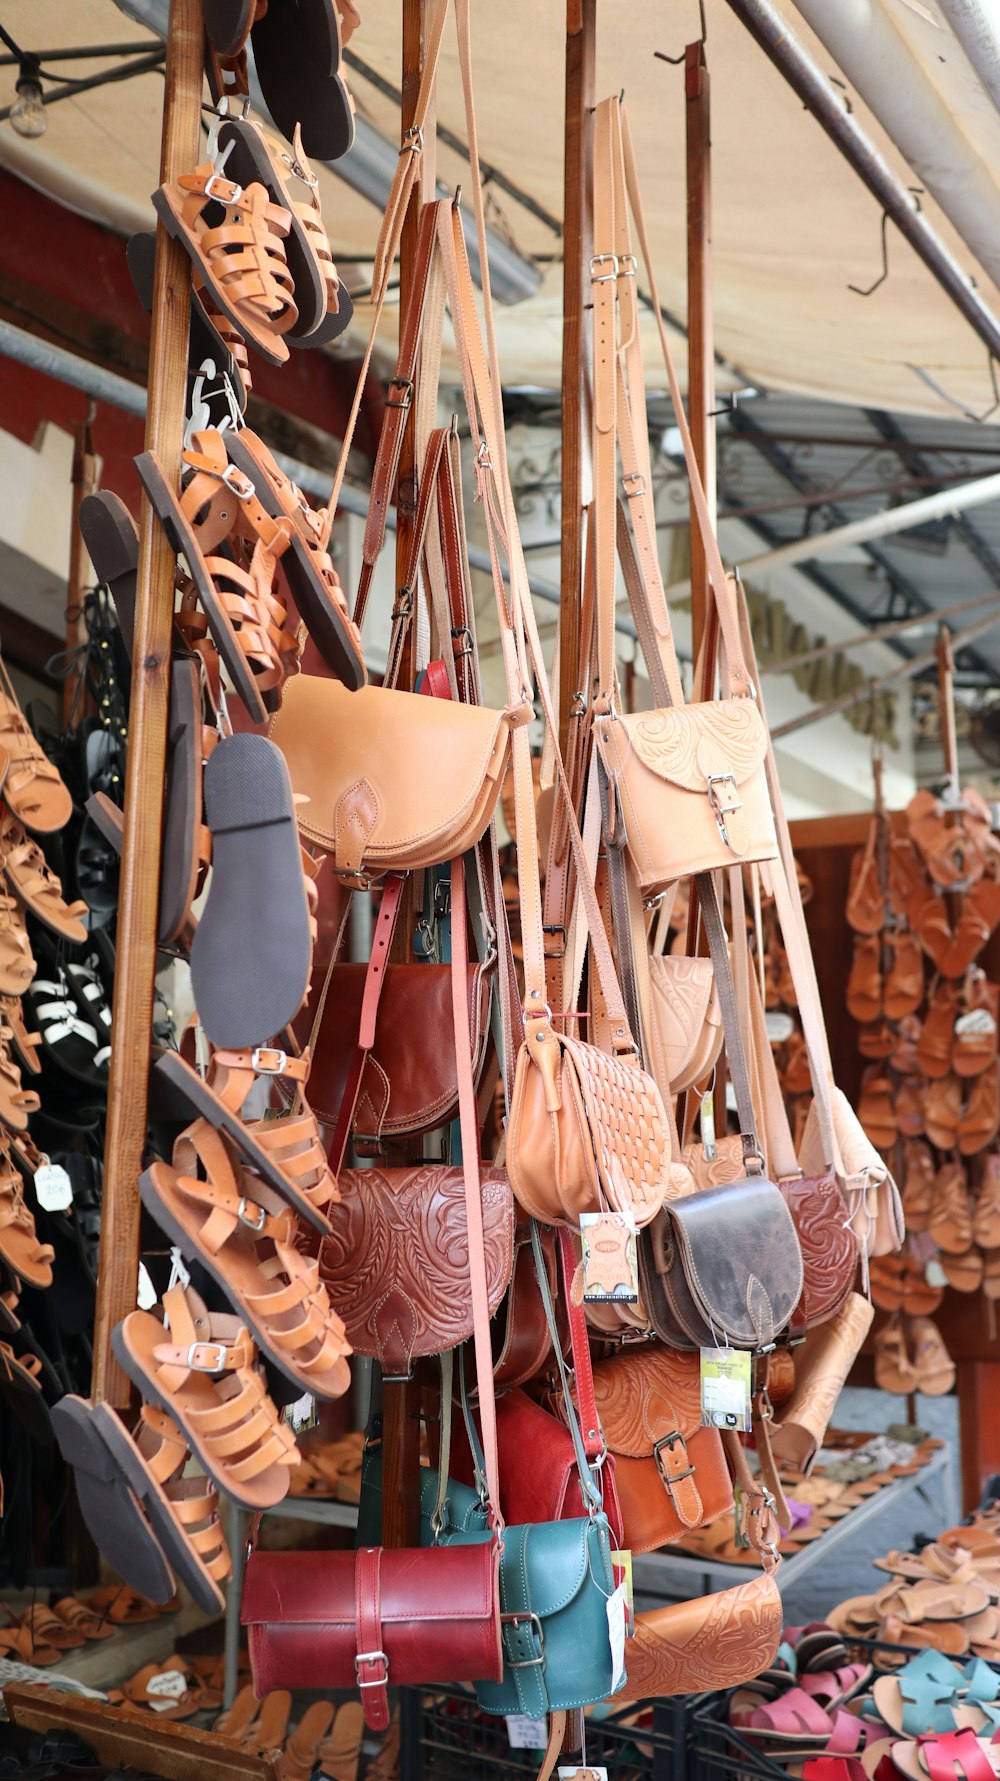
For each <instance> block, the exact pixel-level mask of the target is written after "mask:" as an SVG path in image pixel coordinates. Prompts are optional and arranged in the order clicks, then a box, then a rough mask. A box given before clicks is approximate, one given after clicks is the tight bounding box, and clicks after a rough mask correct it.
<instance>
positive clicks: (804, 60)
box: [728, 0, 1000, 359]
mask: <svg viewBox="0 0 1000 1781" xmlns="http://www.w3.org/2000/svg"><path fill="white" fill-rule="evenodd" d="M728 4H729V6H730V7H731V8H732V10H733V12H735V14H736V16H737V18H739V19H741V20H742V21H743V23H744V25H746V27H747V30H748V31H749V32H750V35H751V36H752V37H753V38H754V40H755V41H756V42H757V43H758V44H759V45H760V47H761V49H762V50H763V51H764V53H765V55H766V56H768V57H769V58H770V60H771V61H772V62H773V63H774V65H775V67H776V68H778V69H779V70H780V71H781V73H782V74H783V75H784V77H785V79H786V80H787V81H788V83H789V85H790V86H791V87H792V88H793V90H794V91H795V92H796V93H797V94H798V96H799V98H800V99H801V100H802V103H803V105H805V107H806V109H807V111H811V112H812V114H813V116H814V117H815V118H816V120H817V122H818V123H820V124H822V126H823V129H824V130H825V131H826V133H827V135H828V136H829V137H831V139H832V140H833V141H834V142H835V143H836V145H837V147H838V148H839V149H840V152H841V154H842V155H844V157H845V158H846V159H847V160H848V161H849V162H850V164H851V166H852V167H853V168H854V171H855V173H857V175H858V177H859V178H860V179H862V180H863V181H864V183H865V185H866V186H867V187H868V190H869V191H870V192H871V193H872V194H873V196H874V197H875V198H876V199H877V200H878V202H879V204H880V205H881V207H882V209H883V210H884V211H885V213H886V215H887V216H889V217H891V219H892V221H893V222H894V223H895V224H896V226H897V228H898V229H899V231H900V233H901V234H902V235H905V237H906V239H907V241H909V243H910V246H911V247H912V248H913V249H914V251H915V252H916V253H918V254H919V255H920V258H921V259H922V260H923V262H924V265H925V266H926V267H927V269H928V271H929V272H930V273H932V275H933V276H934V278H936V280H937V282H938V284H939V285H940V286H941V288H942V290H943V291H945V292H946V294H947V295H948V296H949V297H950V298H951V300H952V302H953V303H954V304H955V306H956V308H957V309H958V310H960V312H961V313H962V315H963V316H964V317H965V319H966V321H967V322H968V323H969V325H970V327H972V328H973V329H974V330H975V332H976V333H977V334H978V336H979V338H980V340H982V341H983V343H984V345H985V346H986V348H987V351H988V352H989V353H990V355H991V356H992V357H993V358H997V359H1000V321H998V320H997V318H996V316H995V315H994V314H993V312H992V310H991V309H989V308H988V307H987V305H986V304H985V303H984V302H983V299H982V297H981V296H980V295H979V293H978V291H976V290H975V289H974V287H973V284H972V280H971V279H970V278H969V276H968V275H967V273H965V272H963V271H962V268H961V267H960V266H959V264H958V262H957V260H955V259H954V258H953V257H952V255H951V254H950V253H949V252H948V249H947V248H946V247H945V245H944V243H943V241H942V240H941V238H940V236H939V235H938V234H937V233H936V232H935V230H934V229H932V228H931V225H930V223H929V222H928V221H927V218H926V217H925V216H924V215H923V213H922V212H921V211H920V210H919V209H918V208H917V200H916V199H915V197H914V196H913V194H912V193H911V192H908V191H907V190H906V187H905V186H903V185H901V184H900V182H899V180H898V179H897V178H896V175H895V174H894V173H893V171H892V169H891V168H890V166H889V165H888V162H887V161H885V160H884V159H883V157H882V156H881V155H880V154H879V152H878V150H877V148H876V147H875V145H874V143H873V142H872V141H871V140H870V138H869V137H868V136H866V135H865V132H864V131H863V130H862V128H861V126H860V124H859V123H858V121H857V119H856V118H855V117H854V116H853V115H851V114H850V113H849V112H847V111H846V110H845V109H844V101H843V99H842V98H841V97H839V96H838V94H837V92H836V89H835V88H833V87H831V85H830V83H829V81H828V80H827V79H826V77H825V75H823V74H822V73H821V71H820V69H819V68H817V66H816V64H815V62H814V61H813V59H812V57H811V56H809V55H808V54H807V53H806V51H805V50H804V49H803V48H802V45H801V44H800V43H799V41H798V39H797V38H796V37H794V36H793V35H792V33H791V31H790V30H789V29H788V26H787V25H786V23H785V21H784V19H783V18H781V16H780V15H779V14H778V13H777V12H776V11H775V9H774V7H773V6H771V5H770V4H769V0H728Z"/></svg>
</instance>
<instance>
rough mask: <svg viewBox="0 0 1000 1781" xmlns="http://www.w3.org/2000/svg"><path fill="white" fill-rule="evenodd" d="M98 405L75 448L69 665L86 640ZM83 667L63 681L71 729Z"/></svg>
mask: <svg viewBox="0 0 1000 1781" xmlns="http://www.w3.org/2000/svg"><path fill="white" fill-rule="evenodd" d="M94 413H95V407H94V404H93V402H88V404H87V418H86V420H83V421H81V422H80V424H79V426H78V427H77V428H76V444H75V448H74V451H73V477H72V481H73V504H72V510H71V514H70V532H69V574H68V575H67V577H66V663H67V667H69V665H70V663H72V662H73V655H74V652H75V651H76V650H78V649H79V648H80V645H81V643H82V642H83V641H84V625H83V594H84V589H85V588H86V586H87V553H86V551H85V550H84V548H83V538H82V537H81V535H80V503H81V501H82V500H83V498H84V496H85V495H92V494H93V492H94V490H95V488H96V487H97V459H96V457H95V455H94V440H93V434H92V432H91V428H92V425H93V420H94ZM82 680H83V670H82V668H81V667H80V665H79V664H76V663H74V664H73V666H72V667H69V672H68V673H67V675H66V678H65V680H64V681H63V695H62V721H63V729H64V730H65V729H68V728H69V726H70V724H71V723H72V722H74V721H76V722H77V723H78V722H79V721H80V719H81V718H82V717H84V716H85V715H86V712H85V710H84V706H83V700H82V699H81V702H80V708H79V710H78V709H77V699H78V697H80V692H81V686H80V683H81V681H82Z"/></svg>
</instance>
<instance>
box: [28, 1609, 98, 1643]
mask: <svg viewBox="0 0 1000 1781" xmlns="http://www.w3.org/2000/svg"><path fill="white" fill-rule="evenodd" d="M21 1625H22V1626H23V1627H24V1628H25V1629H26V1630H27V1632H28V1633H29V1634H30V1636H31V1638H32V1640H33V1641H34V1643H35V1644H36V1645H41V1646H51V1647H52V1648H54V1649H55V1650H56V1651H76V1650H77V1649H78V1648H79V1647H80V1646H81V1645H82V1644H83V1643H84V1637H83V1634H82V1632H81V1631H80V1629H79V1628H78V1627H75V1626H70V1624H69V1622H68V1621H66V1620H62V1619H60V1617H59V1616H58V1615H57V1614H53V1612H52V1609H51V1608H49V1607H47V1606H46V1605H45V1603H44V1602H34V1603H32V1606H31V1607H30V1608H28V1609H27V1610H26V1611H25V1613H24V1614H23V1615H22V1617H21Z"/></svg>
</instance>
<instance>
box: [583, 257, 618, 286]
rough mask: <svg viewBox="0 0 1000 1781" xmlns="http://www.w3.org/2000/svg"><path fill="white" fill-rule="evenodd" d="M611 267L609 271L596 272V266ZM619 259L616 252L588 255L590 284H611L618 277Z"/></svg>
mask: <svg viewBox="0 0 1000 1781" xmlns="http://www.w3.org/2000/svg"><path fill="white" fill-rule="evenodd" d="M607 265H609V266H610V267H611V271H610V272H598V271H597V267H598V266H607ZM619 265H620V261H619V259H618V255H617V254H592V255H591V257H590V279H591V283H592V284H613V283H614V281H615V279H616V278H617V277H618V268H619Z"/></svg>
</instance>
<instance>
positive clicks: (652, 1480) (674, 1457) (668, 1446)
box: [553, 1347, 733, 1552]
mask: <svg viewBox="0 0 1000 1781" xmlns="http://www.w3.org/2000/svg"><path fill="white" fill-rule="evenodd" d="M700 1371H701V1369H700V1363H699V1360H698V1356H697V1355H694V1354H679V1353H677V1352H676V1350H671V1349H668V1348H658V1347H657V1348H644V1349H638V1350H635V1351H633V1352H632V1353H631V1354H619V1355H615V1356H614V1357H613V1358H612V1359H611V1360H606V1361H601V1362H600V1363H599V1364H598V1365H597V1366H596V1367H595V1368H594V1395H595V1398H596V1401H597V1411H598V1416H599V1418H600V1424H601V1427H602V1429H603V1430H604V1440H605V1443H606V1445H607V1449H608V1454H609V1456H610V1457H612V1458H613V1459H614V1462H615V1484H616V1488H617V1493H618V1503H619V1506H620V1512H621V1519H622V1539H623V1542H624V1544H625V1545H626V1546H627V1547H629V1548H630V1549H631V1551H632V1552H652V1551H653V1550H654V1548H655V1547H657V1546H669V1545H670V1543H671V1541H673V1540H679V1539H681V1537H682V1536H683V1535H684V1534H685V1533H687V1532H689V1531H690V1529H692V1528H697V1527H707V1525H708V1523H709V1522H710V1521H714V1520H715V1519H716V1517H717V1516H719V1515H723V1514H724V1513H725V1512H726V1510H727V1509H732V1506H733V1485H732V1479H731V1477H730V1475H729V1467H728V1466H727V1464H726V1456H725V1451H724V1449H723V1445H722V1439H721V1437H720V1435H719V1432H718V1430H717V1429H712V1428H703V1427H702V1421H701V1381H700ZM553 1401H554V1402H555V1400H553Z"/></svg>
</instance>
